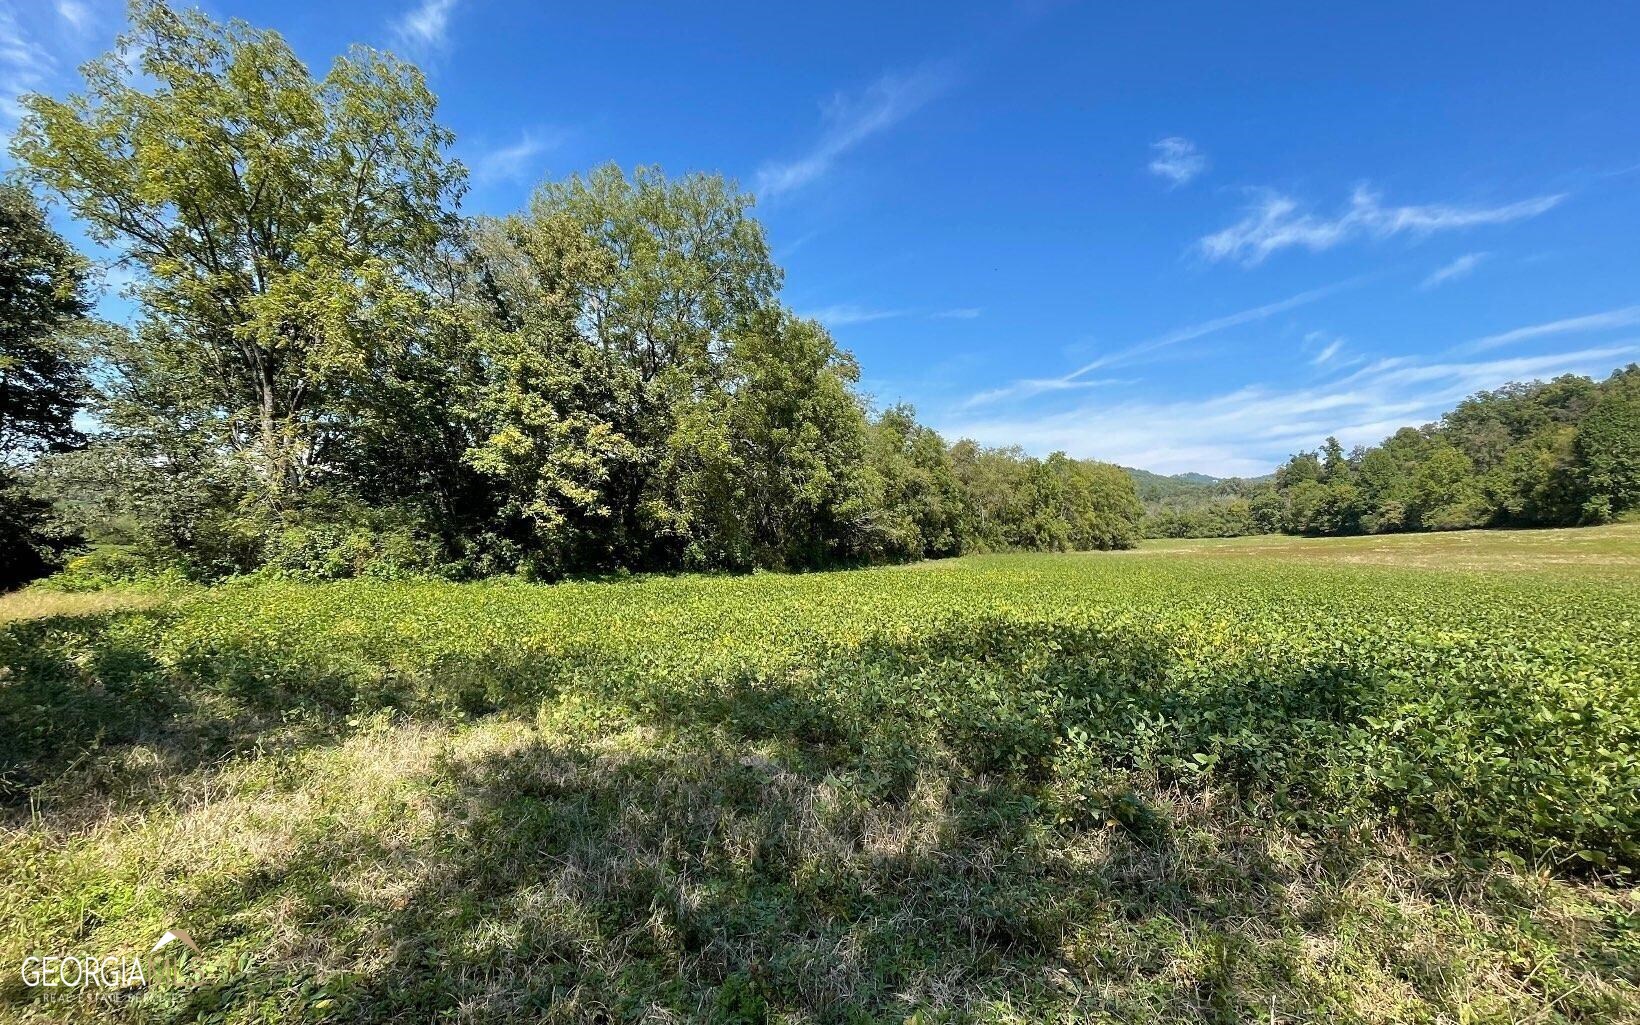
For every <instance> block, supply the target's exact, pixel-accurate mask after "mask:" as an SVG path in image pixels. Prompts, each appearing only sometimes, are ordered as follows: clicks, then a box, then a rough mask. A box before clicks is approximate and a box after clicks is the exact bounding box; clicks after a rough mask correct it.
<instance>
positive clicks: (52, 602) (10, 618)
mask: <svg viewBox="0 0 1640 1025" xmlns="http://www.w3.org/2000/svg"><path fill="white" fill-rule="evenodd" d="M175 598H176V595H175V594H173V593H170V592H166V591H158V590H153V591H144V590H135V589H130V588H119V589H111V590H107V591H88V592H85V593H80V594H70V593H64V592H62V591H47V590H44V589H42V588H38V587H30V588H25V589H24V590H21V591H13V592H12V593H11V594H6V595H0V623H13V622H18V621H21V620H25V619H47V618H49V617H52V616H96V615H101V614H103V613H105V612H122V611H126V610H129V609H144V608H152V607H153V606H156V605H161V604H164V603H165V602H167V601H172V600H175Z"/></svg>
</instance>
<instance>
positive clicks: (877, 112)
mask: <svg viewBox="0 0 1640 1025" xmlns="http://www.w3.org/2000/svg"><path fill="white" fill-rule="evenodd" d="M950 84H951V74H950V71H949V70H948V69H947V68H945V67H944V66H940V65H926V66H924V67H922V68H919V69H917V70H915V71H912V72H910V73H909V74H890V75H884V76H883V77H882V78H879V79H878V80H877V81H875V82H873V83H872V84H871V85H870V86H869V87H868V88H867V89H866V90H865V91H864V92H862V93H860V94H859V95H857V96H845V95H843V94H841V93H839V94H838V95H836V96H834V97H832V99H831V100H830V101H829V102H828V103H827V104H826V105H825V106H824V108H823V110H822V116H821V120H822V130H821V133H820V140H819V141H818V142H817V143H816V144H815V146H814V148H813V149H811V150H810V151H809V152H808V153H806V154H804V155H803V156H801V157H798V158H797V159H795V160H790V161H785V162H776V163H769V164H765V165H764V166H763V167H762V168H760V169H759V170H758V172H757V186H756V191H757V194H758V195H759V196H762V197H764V198H771V197H774V196H778V195H780V194H782V193H785V192H791V191H793V190H794V189H799V188H802V187H803V186H805V185H808V184H810V183H812V182H814V181H816V180H818V179H820V178H821V177H823V176H824V175H825V174H826V172H828V171H830V170H831V168H832V165H833V164H835V163H836V162H837V160H838V158H840V157H842V156H843V155H844V154H845V153H847V152H849V151H850V150H852V149H854V148H855V147H856V146H858V145H860V144H861V143H862V142H865V141H866V140H867V139H869V138H871V137H872V136H874V135H878V134H880V133H882V132H884V131H887V130H888V129H889V128H892V127H893V126H894V125H896V124H898V123H899V122H901V121H903V120H904V119H905V118H906V117H908V116H910V115H911V114H913V113H915V112H916V111H917V110H918V109H919V108H921V107H922V106H924V105H925V104H927V103H928V102H929V101H930V100H932V99H934V98H935V97H936V96H938V95H940V93H942V92H944V91H945V90H946V89H947V88H949V87H950Z"/></svg>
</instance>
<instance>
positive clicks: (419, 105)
mask: <svg viewBox="0 0 1640 1025" xmlns="http://www.w3.org/2000/svg"><path fill="white" fill-rule="evenodd" d="M84 70H85V75H86V85H85V89H84V90H83V91H82V92H80V93H78V94H76V95H73V96H70V97H69V98H67V99H53V98H50V97H46V96H39V95H35V96H29V97H26V98H25V99H24V101H23V105H24V107H25V109H26V116H25V117H24V119H23V121H22V123H21V125H20V126H19V128H18V130H17V132H16V133H15V135H14V137H13V143H12V151H13V155H14V157H15V158H16V160H17V163H18V165H19V168H20V174H21V177H22V179H23V181H24V182H26V184H27V185H28V186H31V187H32V188H33V189H34V190H37V191H38V192H40V193H41V194H43V195H45V196H47V197H49V198H52V199H54V200H56V201H58V202H61V203H62V204H63V205H64V206H65V207H66V208H67V210H68V211H70V212H71V213H72V214H73V215H74V216H75V217H76V218H77V219H78V220H79V222H80V223H81V224H83V225H84V226H85V230H86V231H87V232H88V234H89V235H90V237H91V238H92V239H94V240H95V241H97V242H98V243H100V244H103V245H106V246H109V247H112V248H113V249H115V250H116V251H117V252H119V253H120V255H121V258H122V260H123V261H124V263H125V264H126V266H128V267H129V268H130V269H131V270H132V271H133V272H134V274H135V279H136V284H135V285H134V286H133V287H132V289H131V297H132V299H133V300H134V302H135V304H136V307H137V309H138V310H139V317H138V319H137V322H136V323H135V325H134V326H133V327H132V328H130V329H117V328H114V327H112V326H109V325H94V324H92V323H91V322H90V321H89V320H88V310H89V305H88V302H87V292H86V287H87V286H86V278H85V263H84V261H83V260H82V259H80V258H79V257H78V256H76V255H75V254H74V253H73V251H72V249H71V248H70V247H68V246H67V245H66V244H65V243H64V242H63V241H62V239H61V238H60V237H58V236H57V235H56V234H55V233H53V232H52V231H51V230H50V228H49V226H48V225H47V223H46V221H45V219H44V217H43V216H42V215H41V213H40V210H39V207H38V206H37V205H36V204H35V202H34V200H33V198H32V194H31V192H30V191H29V190H28V189H27V188H24V187H18V188H14V189H12V190H11V191H9V192H7V193H6V194H5V197H4V199H5V203H4V205H3V206H4V209H3V213H4V217H5V218H6V223H5V226H4V229H5V231H6V232H7V234H6V236H5V239H4V242H5V244H6V246H7V249H6V252H5V254H4V255H5V259H6V261H7V263H6V267H5V268H4V269H3V273H5V274H7V275H10V276H12V277H14V278H17V279H19V280H23V281H26V282H27V283H28V287H26V288H22V289H20V290H18V291H17V292H16V293H15V301H14V302H13V304H12V306H11V307H8V308H7V309H6V310H5V313H6V315H7V317H8V322H7V325H6V331H7V333H6V336H5V338H4V343H5V345H6V350H5V360H6V362H5V363H4V364H3V368H4V374H5V376H4V378H3V388H4V391H3V392H0V400H3V402H4V407H3V410H4V415H5V424H4V431H5V438H4V442H5V452H6V456H7V459H8V462H7V466H6V470H5V473H6V477H5V478H4V488H5V490H4V495H5V497H4V499H3V502H4V512H3V513H0V515H4V516H6V517H9V518H10V519H8V520H7V521H6V527H5V529H7V530H8V531H16V532H18V535H19V536H27V537H29V538H31V539H32V540H31V547H30V548H29V550H30V551H32V552H34V553H35V557H34V558H33V561H32V562H31V563H29V565H26V566H25V565H22V564H19V565H17V566H16V567H12V566H8V567H6V569H5V574H6V577H7V582H15V581H16V580H18V579H22V578H26V577H27V576H29V575H32V574H33V573H35V572H38V571H39V570H41V569H43V568H44V567H45V566H46V565H47V564H49V563H50V562H51V561H52V559H53V557H54V556H55V555H56V554H58V553H60V552H61V551H62V550H63V549H64V547H65V546H66V545H67V544H68V543H69V542H70V541H71V540H72V539H73V538H74V537H76V536H77V538H78V539H79V541H80V542H81V543H82V544H88V545H91V546H92V547H94V549H95V550H96V552H97V555H96V556H95V558H93V559H90V560H82V561H81V563H80V567H81V571H82V572H85V573H92V574H95V573H105V574H110V575H116V574H122V573H143V572H153V571H156V570H170V571H175V572H180V573H183V574H185V575H187V576H189V577H193V578H197V579H214V578H217V577H221V576H224V575H229V574H235V573H244V572H252V571H258V570H268V571H275V572H291V573H300V574H307V575H315V576H346V575H351V574H356V573H366V572H368V573H416V572H435V573H443V574H448V575H454V576H463V577H470V576H483V575H489V574H493V573H508V572H522V573H526V574H529V575H532V576H540V577H553V576H558V575H563V574H570V573H589V572H605V571H613V570H676V569H749V568H761V567H767V568H808V567H818V566H826V565H836V564H847V563H858V562H878V561H892V560H901V559H914V558H921V557H926V556H940V555H951V554H956V553H959V552H964V551H974V550H988V549H1002V548H1016V547H1025V548H1056V549H1062V548H1093V547H1117V546H1125V545H1128V544H1131V543H1132V542H1133V541H1134V540H1135V539H1136V538H1137V536H1138V521H1139V518H1140V516H1141V509H1140V507H1139V504H1138V501H1137V498H1136V497H1135V494H1134V490H1133V486H1132V483H1131V481H1130V480H1129V479H1128V478H1127V477H1126V476H1125V475H1123V474H1122V473H1121V472H1120V471H1119V470H1117V469H1116V468H1114V467H1108V466H1104V465H1102V464H1097V463H1088V462H1082V461H1077V460H1072V459H1069V458H1067V457H1065V456H1063V455H1054V456H1052V457H1050V458H1048V459H1046V460H1038V459H1033V458H1029V457H1026V456H1025V455H1024V454H1023V453H1020V452H1018V451H1015V450H1002V451H999V450H985V449H981V448H979V447H977V446H975V445H973V444H972V443H970V442H961V443H958V444H957V445H955V446H950V445H947V444H946V443H945V441H944V440H942V439H941V438H940V437H939V435H937V434H936V433H934V432H933V431H931V430H929V429H928V428H927V427H924V426H922V425H920V424H918V423H917V421H916V419H915V417H914V415H913V413H912V411H911V410H910V409H908V408H903V407H896V408H891V409H888V410H886V411H882V412H880V413H874V412H873V411H872V410H871V409H870V408H869V406H868V404H867V403H866V402H865V401H864V400H863V398H862V396H861V395H860V394H859V392H858V390H857V387H856V382H857V379H858V371H857V368H856V366H855V364H854V361H853V359H852V357H851V356H850V355H849V354H848V353H847V352H845V351H843V350H841V349H839V348H838V346H837V345H836V344H835V342H834V341H833V340H832V338H831V337H830V336H829V335H828V334H827V333H826V331H825V329H824V328H823V327H822V326H821V325H819V324H818V323H815V322H813V321H807V320H803V319H801V318H799V317H797V316H795V315H793V314H792V313H791V312H790V311H789V310H787V309H786V308H785V307H784V306H783V305H782V304H781V302H780V298H779V291H780V285H781V272H780V270H779V269H778V268H777V267H776V266H775V265H774V263H773V262H772V260H771V258H770V255H769V251H768V246H767V243H766V242H765V239H764V235H763V231H762V228H761V226H760V225H759V224H758V222H757V221H756V220H755V219H753V218H752V217H751V215H750V208H751V205H752V199H751V197H750V196H748V195H746V194H743V193H741V192H739V191H737V190H736V189H735V188H734V186H733V185H732V184H731V183H728V182H726V181H725V180H723V179H722V178H719V177H716V176H711V175H690V176H687V177H684V178H670V179H669V178H667V177H665V176H664V175H663V174H662V173H661V172H660V171H658V170H655V169H645V168H640V169H638V170H637V171H635V172H634V173H632V174H626V173H623V172H622V171H620V170H618V169H616V168H613V167H606V168H602V169H599V170H597V171H595V172H593V173H592V174H590V175H588V176H585V177H573V178H570V179H569V180H567V181H562V182H554V183H548V184H544V185H542V186H541V187H539V188H538V189H537V190H536V192H535V193H534V195H533V196H532V198H531V199H530V201H529V204H528V206H527V208H526V209H525V210H523V211H521V212H519V213H516V214H513V215H510V216H506V217H493V218H490V217H486V218H464V217H462V216H460V215H459V213H458V210H459V202H460V199H461V197H462V195H463V193H464V190H465V183H466V178H465V170H464V169H463V168H462V166H461V165H460V163H459V162H457V161H455V160H453V159H452V158H451V157H449V155H448V150H449V147H450V145H451V143H452V141H453V140H452V136H451V134H450V133H449V132H448V131H446V130H445V129H444V128H442V127H441V126H440V125H439V123H438V121H437V118H436V113H437V111H436V102H435V100H434V97H433V96H432V94H431V93H430V92H429V91H428V89H427V87H426V84H425V82H424V80H423V77H422V75H421V73H420V72H419V71H418V70H417V69H416V68H415V67H414V66H412V65H409V64H407V63H404V62H402V61H400V60H398V59H396V58H394V57H393V56H391V55H389V54H385V53H380V52H376V51H372V50H367V49H355V50H353V51H351V52H349V53H348V54H346V55H344V56H342V57H340V58H338V59H337V60H336V61H335V62H334V64H333V65H332V66H331V68H330V69H329V71H328V72H327V73H326V74H325V75H323V76H322V77H315V76H314V75H313V74H312V73H310V71H309V70H308V68H307V67H306V66H304V65H303V64H302V63H301V62H300V61H299V60H298V59H297V58H296V56H295V55H294V54H293V53H292V51H291V50H290V49H289V47H288V46H287V45H286V44H285V42H284V41H283V40H282V39H281V38H280V37H279V36H278V35H277V34H275V33H272V32H267V31H261V30H257V29H254V28H252V27H250V26H247V25H244V24H243V23H239V22H234V23H231V24H228V25H222V24H218V23H215V22H213V21H211V20H209V19H208V18H206V17H205V16H204V15H202V14H199V13H197V12H181V11H175V10H172V9H171V8H170V7H168V6H167V5H165V4H164V3H161V2H152V0H145V2H139V3H138V4H136V5H135V6H134V7H133V10H132V28H131V30H130V32H129V33H128V34H126V35H125V36H123V37H122V38H121V40H120V42H119V44H118V45H117V47H116V49H115V50H114V51H113V52H112V53H110V54H108V55H106V56H104V57H103V58H100V59H98V60H96V61H93V62H91V63H90V64H88V65H86V67H85V69H84ZM19 226H20V227H19ZM31 289H32V291H31ZM11 298H12V293H11V292H10V290H8V300H10V299H11ZM28 303H33V304H34V307H37V308H33V307H31V308H27V309H25V308H20V307H21V306H23V305H25V304H28ZM19 354H21V355H19ZM93 385H94V386H93ZM76 414H82V415H81V422H82V423H85V424H95V432H94V436H93V437H91V438H90V439H83V438H81V437H79V435H78V433H77V431H76V430H75V429H74V424H75V422H76ZM13 521H15V522H13ZM9 547H10V546H9V545H8V548H9Z"/></svg>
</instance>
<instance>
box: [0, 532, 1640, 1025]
mask: <svg viewBox="0 0 1640 1025" xmlns="http://www.w3.org/2000/svg"><path fill="white" fill-rule="evenodd" d="M1552 533H1553V534H1564V536H1563V537H1560V538H1557V537H1553V536H1551V533H1550V532H1545V533H1544V534H1543V535H1525V534H1506V535H1490V534H1488V535H1479V534H1477V535H1471V536H1469V537H1468V538H1466V539H1465V543H1466V545H1467V546H1469V547H1470V548H1472V549H1473V550H1474V551H1473V552H1472V553H1471V561H1472V563H1473V564H1472V565H1468V566H1462V565H1460V566H1457V567H1456V568H1453V567H1451V566H1447V567H1445V568H1444V569H1443V570H1442V571H1439V572H1432V571H1430V570H1428V569H1426V568H1423V566H1422V565H1421V563H1423V562H1425V561H1428V560H1430V559H1431V558H1434V556H1432V555H1431V552H1433V551H1440V550H1442V549H1441V546H1443V545H1447V546H1449V545H1451V544H1452V542H1451V541H1450V539H1448V538H1445V537H1433V538H1427V539H1426V538H1407V539H1396V543H1395V546H1394V548H1395V551H1394V552H1391V553H1390V555H1389V556H1382V557H1381V558H1379V559H1377V560H1375V561H1371V562H1367V563H1361V562H1359V561H1357V560H1356V558H1355V557H1356V556H1357V555H1358V554H1359V553H1360V551H1361V547H1360V546H1359V545H1357V544H1354V543H1350V542H1344V543H1335V547H1333V548H1331V549H1330V550H1329V548H1328V547H1327V546H1328V544H1329V543H1327V542H1303V541H1296V540H1295V541H1290V542H1288V543H1287V545H1286V546H1285V547H1284V546H1283V545H1281V544H1280V543H1277V542H1272V541H1269V540H1264V539H1260V540H1259V542H1258V543H1259V545H1260V546H1261V547H1259V548H1257V549H1252V550H1249V547H1248V546H1247V545H1243V546H1239V547H1236V548H1235V549H1234V550H1230V551H1224V552H1215V551H1211V550H1203V549H1202V548H1201V547H1200V546H1186V548H1187V549H1188V550H1181V551H1157V552H1151V553H1148V554H1139V555H1107V556H996V557H985V558H976V559H964V560H957V561H955V562H951V563H936V564H924V565H922V566H910V567H901V568H895V569H884V570H869V571H859V572H848V573H831V574H814V575H809V576H774V575H759V576H753V577H738V578H673V579H654V580H640V581H634V582H630V583H620V584H572V585H560V586H555V587H540V586H530V585H522V584H507V583H494V584H485V585H454V584H439V583H408V584H376V583H365V582H358V583H345V584H343V583H337V584H325V585H301V584H292V583H278V582H264V583H254V584H253V583H246V584H235V585H231V586H225V587H221V588H217V589H213V590H211V591H207V592H197V591H196V592H190V593H189V594H188V595H187V596H185V598H183V599H181V600H175V601H160V602H159V603H157V604H151V603H150V602H151V599H150V598H148V597H144V598H143V599H141V600H140V601H137V602H136V603H135V604H133V605H132V606H128V607H119V606H118V605H115V604H112V603H113V602H114V601H115V599H103V600H106V601H108V602H110V604H108V605H106V606H105V605H102V604H93V605H91V606H90V607H80V608H56V609H51V608H45V607H44V606H42V608H45V611H44V613H43V614H40V615H19V616H15V617H13V618H12V619H11V620H10V621H9V622H7V623H6V624H5V626H4V627H3V628H0V656H3V666H4V668H3V669H0V674H3V675H0V717H3V721H4V722H5V723H6V724H7V726H8V728H7V729H6V730H5V731H4V735H3V736H0V757H3V765H4V777H3V779H4V784H3V785H4V787H5V788H6V789H5V799H6V802H7V808H8V821H7V830H6V833H5V835H4V839H3V840H0V866H3V867H0V885H3V890H0V893H3V894H4V896H3V904H0V957H3V958H4V960H5V962H6V963H7V964H12V963H15V962H20V961H21V959H22V957H23V956H26V955H27V954H28V953H47V952H53V951H64V950H68V949H74V950H80V949H90V950H96V951H107V952H110V953H123V954H131V953H140V952H141V951H143V950H146V948H147V946H149V945H151V944H152V942H153V939H154V938H156V937H157V936H158V935H159V933H160V932H162V931H163V930H164V929H166V928H171V927H176V926H180V927H183V928H187V929H189V930H190V931H191V932H192V933H193V935H194V937H195V938H196V939H198V940H199V941H200V942H201V945H202V946H203V947H204V949H205V956H204V957H203V958H202V959H201V961H200V963H198V964H197V965H196V966H194V968H193V969H192V970H193V971H195V972H196V973H197V974H196V975H195V976H193V977H192V984H191V985H187V986H155V987H151V988H149V989H148V990H145V991H143V992H141V993H134V994H123V995H117V996H111V995H104V996H102V997H99V998H97V999H96V1000H94V1001H91V1002H89V1003H87V1002H73V1001H70V1002H65V1001H62V1000H44V999H41V997H40V994H39V992H38V991H28V990H25V989H23V988H21V987H20V986H18V985H17V984H16V983H15V982H8V983H6V984H5V988H3V989H0V1001H3V1002H0V1016H3V1015H5V1014H8V1013H10V1014H14V1015H17V1016H22V1015H25V1014H26V1015H38V1016H43V1017H46V1018H59V1019H61V1020H83V1019H84V1018H86V1017H87V1016H90V1017H93V1018H95V1017H97V1016H103V1017H106V1018H108V1019H110V1020H115V1019H120V1018H124V1017H129V1016H134V1015H138V1014H141V1015H145V1016H147V1017H148V1018H150V1019H151V1020H161V1021H165V1020H175V1021H192V1020H196V1019H197V1018H199V1017H201V1016H204V1017H206V1018H208V1019H209V1018H210V1016H212V1015H220V1016H221V1018H220V1019H219V1020H226V1021H287V1020H384V1021H386V1020H396V1021H426V1020H433V1019H435V1018H441V1017H442V1018H445V1019H449V1020H470V1021H488V1020H495V1021H505V1020H518V1019H520V1018H525V1019H541V1020H563V1021H598V1020H602V1021H624V1020H632V1021H638V1020H691V1021H693V1020H700V1021H792V1022H800V1021H804V1022H806V1021H839V1022H842V1021H875V1020H905V1019H913V1018H914V1019H915V1020H918V1021H1041V1020H1066V1021H1072V1020H1074V1021H1087V1020H1110V1021H1146V1020H1149V1021H1174V1020H1181V1019H1182V1020H1224V1021H1232V1020H1246V1019H1250V1018H1255V1017H1256V1018H1257V1019H1258V1020H1271V1019H1272V1018H1273V1019H1274V1020H1277V1021H1319V1020H1346V1021H1347V1020H1356V1021H1386V1022H1389V1021H1438V1020H1451V1021H1520V1020H1583V1021H1612V1020H1624V1019H1625V1017H1627V1018H1629V1019H1633V1018H1634V1017H1635V1016H1636V1015H1637V1014H1640V996H1637V990H1636V986H1637V985H1640V978H1637V971H1640V969H1637V966H1640V905H1637V902H1636V898H1635V893H1634V890H1633V886H1634V880H1635V872H1636V869H1637V868H1640V849H1637V848H1636V838H1637V837H1640V810H1637V808H1636V801H1635V797H1634V795H1635V794H1636V793H1637V792H1640V700H1637V699H1640V651H1637V649H1640V645H1636V644H1635V643H1633V642H1634V639H1635V636H1636V631H1637V628H1640V577H1637V576H1635V575H1630V574H1627V573H1626V572H1625V571H1624V570H1623V569H1622V566H1623V565H1624V563H1622V562H1621V561H1620V560H1623V559H1628V558H1633V557H1634V556H1635V554H1636V553H1637V552H1640V534H1637V532H1635V531H1634V530H1633V529H1632V528H1629V529H1625V528H1614V529H1612V530H1607V531H1603V532H1601V533H1600V534H1599V536H1598V538H1596V539H1595V540H1594V542H1592V543H1593V546H1594V547H1598V548H1599V549H1601V552H1600V554H1602V555H1603V556H1604V557H1606V559H1607V563H1606V564H1605V567H1604V569H1602V570H1599V571H1592V570H1590V569H1588V568H1587V567H1585V566H1583V565H1581V564H1580V563H1577V562H1568V561H1566V560H1559V559H1553V558H1548V557H1543V558H1536V559H1534V558H1533V557H1532V554H1531V553H1541V552H1543V551H1555V550H1560V549H1562V548H1567V549H1576V548H1578V547H1579V546H1582V547H1584V548H1587V547H1589V546H1590V545H1591V542H1590V541H1587V540H1585V539H1584V538H1582V537H1580V536H1578V533H1577V532H1552ZM1591 536H1592V535H1591ZM1416 542H1426V543H1427V545H1428V547H1420V545H1419V544H1417V543H1416ZM1329 551H1330V554H1329ZM1379 551H1380V554H1381V549H1380V550H1379ZM1398 552H1404V553H1405V554H1404V555H1400V556H1399V559H1400V562H1399V563H1397V562H1396V561H1395V558H1396V557H1397V556H1396V553H1398ZM1476 552H1478V553H1479V554H1478V555H1476V554H1474V553H1476ZM1523 552H1524V553H1528V554H1525V555H1523V554H1522V553H1523ZM1612 560H1619V561H1616V562H1613V561H1612ZM1499 562H1507V565H1498V563H1499ZM1518 562H1524V563H1525V565H1516V564H1515V563H1518ZM1614 567H1615V568H1614ZM20 600H33V601H40V600H41V599H38V598H27V597H25V598H23V599H19V598H16V597H14V598H11V599H7V602H17V601H20ZM13 977H14V978H15V974H14V975H13Z"/></svg>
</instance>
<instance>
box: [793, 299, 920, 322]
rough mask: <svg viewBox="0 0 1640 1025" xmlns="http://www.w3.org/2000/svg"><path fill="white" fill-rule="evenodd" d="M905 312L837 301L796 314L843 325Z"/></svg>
mask: <svg viewBox="0 0 1640 1025" xmlns="http://www.w3.org/2000/svg"><path fill="white" fill-rule="evenodd" d="M906 312H907V311H905V310H874V309H870V308H868V307H865V306H856V305H854V304H853V303H839V304H838V305H836V306H822V307H820V308H819V309H817V310H804V311H802V312H801V313H799V314H798V316H800V317H802V318H804V319H805V320H818V321H819V322H820V323H822V324H824V325H826V326H827V327H844V326H847V325H849V324H867V323H870V322H871V321H874V320H888V319H890V318H892V317H903V316H905V315H906Z"/></svg>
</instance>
